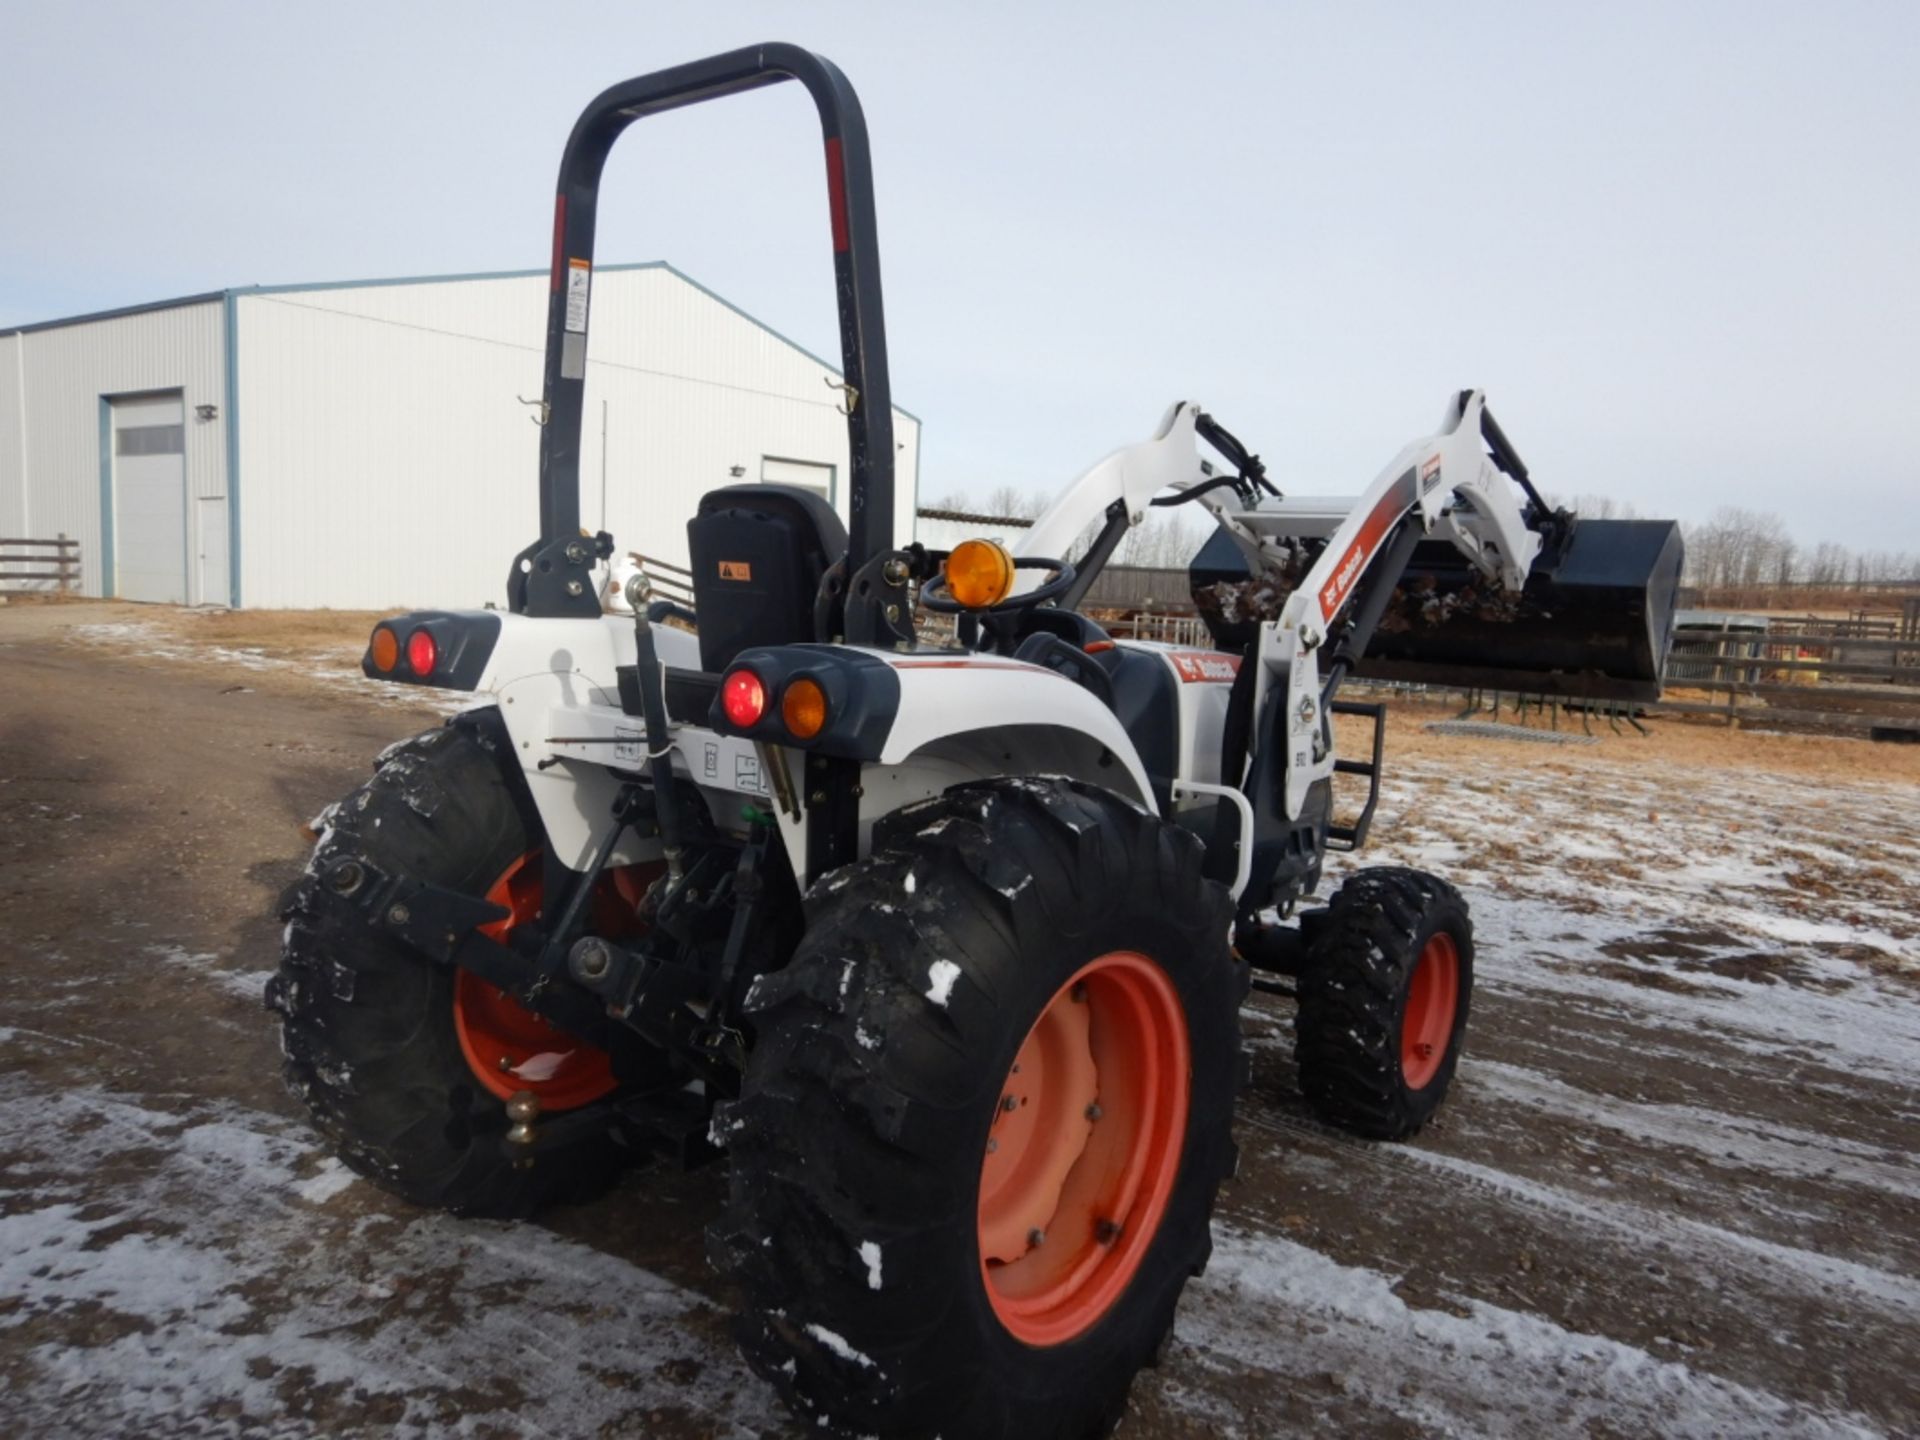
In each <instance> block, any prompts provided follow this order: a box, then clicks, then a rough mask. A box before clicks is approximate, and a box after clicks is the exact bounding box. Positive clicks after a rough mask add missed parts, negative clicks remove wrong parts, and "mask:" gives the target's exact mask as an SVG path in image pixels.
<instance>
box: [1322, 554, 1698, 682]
mask: <svg viewBox="0 0 1920 1440" xmlns="http://www.w3.org/2000/svg"><path fill="white" fill-rule="evenodd" d="M1683 555H1684V549H1683V546H1682V543H1681V539H1680V527H1679V525H1678V524H1677V523H1675V522H1674V521H1671V520H1575V521H1574V523H1573V527H1572V530H1571V533H1570V534H1569V535H1568V536H1567V538H1566V539H1565V540H1564V542H1563V543H1561V544H1560V545H1559V547H1558V553H1557V554H1553V555H1543V556H1542V557H1541V559H1539V560H1538V561H1536V562H1535V563H1534V568H1533V573H1532V574H1531V575H1529V576H1528V577H1527V583H1526V587H1525V589H1524V590H1522V592H1521V593H1520V594H1519V595H1510V594H1507V593H1506V592H1504V591H1503V590H1501V589H1500V587H1499V586H1498V585H1497V584H1496V583H1494V582H1492V581H1488V580H1485V579H1483V578H1482V577H1481V576H1480V574H1479V572H1478V571H1476V570H1475V569H1473V567H1472V566H1471V565H1470V564H1468V562H1467V560H1466V559H1465V557H1464V556H1462V555H1461V554H1460V553H1459V551H1457V550H1455V549H1454V548H1453V547H1452V546H1451V545H1449V544H1445V543H1443V542H1437V541H1426V542H1422V543H1421V544H1420V545H1419V546H1417V547H1416V548H1415V550H1414V552H1413V558H1412V560H1411V561H1409V562H1408V565H1407V569H1406V573H1405V576H1404V578H1403V579H1402V580H1401V582H1400V585H1399V587H1398V588H1397V589H1396V590H1395V592H1394V595H1393V598H1392V599H1391V600H1390V601H1389V602H1388V605H1387V608H1386V613H1385V614H1384V615H1383V616H1382V617H1381V620H1380V626H1379V629H1378V630H1377V631H1376V632H1375V633H1374V636H1373V639H1372V641H1371V643H1370V644H1369V645H1368V646H1367V652H1366V655H1365V657H1364V658H1363V659H1362V660H1361V661H1360V663H1359V664H1358V665H1356V666H1355V667H1354V672H1353V673H1354V674H1355V675H1356V676H1360V677H1363V678H1367V679H1376V680H1405V681H1412V682H1415V683H1423V684H1429V685H1446V686H1456V687H1460V688H1471V689H1484V690H1512V691H1516V692H1521V693H1525V694H1532V695H1552V696H1558V697H1563V698H1566V699H1572V700H1595V701H1639V700H1657V699H1659V698H1660V679H1661V672H1662V670H1663V669H1664V668H1665V666H1666V661H1667V649H1668V646H1669V645H1670V644H1671V643H1672V639H1673V614H1674V600H1675V596H1676V592H1677V591H1678V589H1679V585H1680V566H1681V561H1682V558H1683Z"/></svg>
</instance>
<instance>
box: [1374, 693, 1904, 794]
mask: <svg viewBox="0 0 1920 1440" xmlns="http://www.w3.org/2000/svg"><path fill="white" fill-rule="evenodd" d="M1457 713H1458V707H1457V706H1456V705H1453V704H1435V703H1431V702H1426V701H1416V700H1394V701H1392V702H1391V703H1390V704H1389V706H1388V710H1387V757H1388V760H1389V763H1391V761H1392V760H1393V759H1394V758H1396V757H1422V758H1424V757H1434V758H1442V759H1444V758H1446V757H1450V756H1454V757H1458V756H1476V755H1477V756H1485V755H1486V754H1487V753H1488V752H1489V750H1496V751H1499V752H1501V754H1502V759H1503V762H1509V761H1510V763H1511V764H1512V765H1513V766H1514V768H1516V769H1525V770H1529V771H1547V772H1550V773H1558V774H1567V775H1572V774H1578V773H1582V772H1588V771H1591V770H1592V769H1593V768H1594V767H1596V766H1597V767H1601V768H1612V767H1623V768H1637V767H1641V766H1645V765H1663V764H1664V765H1686V766H1698V767H1701V768H1705V769H1717V770H1729V771H1735V772H1739V773H1740V774H1748V773H1758V774H1769V773H1770V774H1780V775H1827V776H1832V777H1833V778H1835V779H1853V780H1898V781H1909V782H1920V746H1914V745H1887V744H1877V743H1875V742H1873V741H1871V740H1866V739H1854V738H1851V737H1846V736H1838V735H1778V734H1771V733H1768V732H1765V731H1757V730H1744V729H1731V730H1730V729H1728V727H1727V725H1726V723H1725V722H1724V721H1721V720H1714V719H1698V720H1696V719H1691V718H1689V719H1680V718H1666V719H1655V720H1648V721H1645V722H1643V723H1645V724H1646V726H1647V728H1648V729H1649V730H1650V731H1651V732H1652V733H1651V734H1650V735H1641V734H1639V733H1637V732H1636V731H1634V730H1633V729H1632V728H1631V727H1629V726H1625V725H1623V726H1622V727H1621V732H1620V733H1619V734H1615V733H1614V732H1613V730H1612V729H1611V728H1609V727H1608V726H1607V725H1606V724H1605V723H1604V722H1601V721H1598V720H1596V721H1595V723H1594V727H1593V733H1594V735H1595V736H1596V737H1598V739H1599V743H1598V744H1596V745H1566V746H1560V745H1541V744H1538V743H1536V742H1533V741H1522V740H1511V741H1509V740H1499V739H1483V738H1480V737H1476V736H1465V735H1435V734H1433V733H1431V732H1430V731H1428V730H1427V728H1426V727H1427V726H1428V725H1429V724H1431V723H1432V722H1434V721H1436V720H1451V719H1453V718H1454V716H1455V715H1456V714H1457ZM1477 718H1483V719H1484V718H1486V717H1484V716H1482V717H1477ZM1536 723H1537V722H1536ZM1568 724H1569V722H1568V720H1567V719H1566V718H1564V717H1563V718H1562V721H1561V725H1562V727H1563V733H1569V732H1567V731H1566V727H1567V725H1568ZM1571 724H1572V727H1573V728H1572V730H1571V732H1570V733H1573V734H1579V733H1581V732H1580V730H1579V722H1578V721H1577V720H1576V721H1572V722H1571ZM1340 726H1341V731H1340V745H1341V750H1342V752H1343V753H1345V754H1349V755H1360V754H1364V753H1365V751H1364V746H1365V745H1366V744H1367V738H1366V737H1367V732H1368V728H1369V726H1368V722H1367V721H1365V720H1361V719H1357V718H1347V719H1343V720H1341V721H1340Z"/></svg>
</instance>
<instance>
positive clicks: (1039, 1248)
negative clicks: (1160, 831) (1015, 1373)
mask: <svg viewBox="0 0 1920 1440" xmlns="http://www.w3.org/2000/svg"><path fill="white" fill-rule="evenodd" d="M1191 1085H1192V1067H1191V1063H1190V1055H1189V1049H1188V1042H1187V1017H1186V1011H1185V1010H1184V1009H1183V1008H1182V1006H1181V1004H1180V997H1179V995H1178V994H1177V993H1176V992H1175V991H1174V988H1173V982H1172V981H1171V980H1169V979H1168V978H1167V976H1166V972H1165V971H1163V970H1161V969H1160V967H1159V966H1157V965H1155V964H1154V963H1153V962H1152V961H1151V960H1149V959H1147V957H1146V956H1144V955H1138V954H1135V953H1134V952H1132V951H1129V950H1116V951H1113V952H1111V953H1109V954H1106V955H1102V956H1101V957H1100V958H1099V959H1097V960H1094V961H1092V962H1091V963H1089V964H1087V965H1085V966H1082V967H1081V969H1080V970H1079V971H1078V972H1076V973H1075V974H1074V976H1073V978H1072V979H1070V980H1068V981H1067V983H1066V984H1064V985H1062V986H1061V987H1060V988H1059V990H1057V991H1055V992H1054V995H1053V998H1052V999H1051V1000H1049V1001H1048V1002H1047V1004H1046V1006H1045V1008H1044V1009H1042V1010H1041V1012H1040V1017H1039V1018H1038V1019H1037V1020H1035V1021H1034V1022H1033V1028H1032V1029H1031V1030H1029V1031H1028V1032H1027V1037H1026V1040H1025V1042H1024V1043H1023V1044H1022V1045H1021V1046H1020V1053H1019V1054H1018V1055H1017V1056H1015V1057H1014V1062H1013V1066H1012V1068H1011V1069H1010V1070H1009V1071H1008V1073H1007V1077H1006V1080H1005V1082H1004V1083H1003V1084H1002V1086H1001V1087H1000V1092H999V1095H998V1096H997V1097H996V1101H995V1103H996V1105H997V1107H998V1108H997V1109H996V1110H995V1112H994V1121H993V1127H992V1129H991V1131H990V1132H989V1135H988V1140H987V1151H986V1154H985V1156H984V1157H983V1158H982V1162H981V1167H980V1200H979V1246H980V1270H981V1275H982V1278H983V1279H984V1280H985V1282H986V1290H987V1298H988V1300H989V1301H990V1302H991V1303H992V1305H993V1311H994V1314H995V1315H996V1316H998V1317H999V1320H1000V1323H1001V1324H1002V1325H1004V1326H1005V1327H1006V1328H1007V1330H1008V1331H1009V1332H1010V1333H1011V1334H1012V1335H1013V1336H1014V1337H1015V1338H1017V1339H1019V1340H1022V1341H1024V1342H1026V1343H1027V1344H1029V1345H1059V1344H1063V1343H1064V1342H1066V1341H1069V1340H1072V1339H1074V1338H1075V1337H1076V1336H1079V1335H1082V1334H1084V1333H1085V1332H1086V1331H1088V1330H1090V1329H1092V1328H1093V1327H1094V1326H1095V1325H1096V1324H1098V1323H1099V1321H1100V1319H1101V1317H1102V1316H1104V1315H1105V1314H1106V1313H1107V1312H1108V1311H1109V1310H1111V1309H1112V1308H1113V1305H1114V1303H1115V1302H1116V1301H1117V1300H1118V1299H1119V1298H1120V1296H1121V1294H1122V1293H1123V1292H1124V1291H1125V1290H1126V1288H1127V1284H1128V1282H1129V1281H1131V1280H1132V1279H1133V1276H1134V1274H1135V1272H1136V1271H1138V1270H1139V1268H1140V1262H1141V1261H1142V1260H1143V1259H1144V1258H1145V1257H1146V1253H1147V1251H1148V1250H1149V1249H1150V1248H1151V1247H1152V1244H1153V1238H1154V1235H1155V1233H1156V1232H1157V1231H1158V1230H1159V1228H1160V1221H1161V1219H1162V1217H1163V1216H1164V1215H1165V1213H1166V1208H1167V1202H1168V1200H1169V1198H1170V1197H1171V1196H1172V1194H1173V1185H1174V1181H1175V1180H1176V1179H1177V1178H1178V1176H1179V1173H1180V1155H1181V1151H1182V1148H1183V1146H1184V1144H1185V1141H1186V1133H1187V1107H1188V1099H1189V1092H1190V1089H1191Z"/></svg>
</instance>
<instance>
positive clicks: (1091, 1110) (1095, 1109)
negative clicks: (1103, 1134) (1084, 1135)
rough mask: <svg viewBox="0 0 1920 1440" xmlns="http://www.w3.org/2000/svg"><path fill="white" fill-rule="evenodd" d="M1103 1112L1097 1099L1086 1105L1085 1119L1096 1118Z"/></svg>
mask: <svg viewBox="0 0 1920 1440" xmlns="http://www.w3.org/2000/svg"><path fill="white" fill-rule="evenodd" d="M1104 1113H1105V1112H1104V1111H1103V1110H1101V1108H1100V1102H1099V1101H1098V1100H1096V1101H1094V1102H1093V1104H1091V1105H1089V1106H1087V1119H1089V1120H1098V1119H1099V1118H1100V1117H1101V1115H1103V1114H1104Z"/></svg>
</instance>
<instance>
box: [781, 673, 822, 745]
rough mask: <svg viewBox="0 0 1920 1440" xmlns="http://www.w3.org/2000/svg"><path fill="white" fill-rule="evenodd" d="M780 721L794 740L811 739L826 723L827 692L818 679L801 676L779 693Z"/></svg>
mask: <svg viewBox="0 0 1920 1440" xmlns="http://www.w3.org/2000/svg"><path fill="white" fill-rule="evenodd" d="M780 723H781V724H783V725H785V726H786V727H787V729H788V731H789V732H791V733H792V735H793V737H794V738H795V739H796V740H811V739H813V737H814V736H816V735H818V734H819V733H820V732H821V731H822V730H823V729H825V728H826V724H827V692H826V691H824V690H822V689H821V688H820V682H819V681H818V680H810V679H808V678H807V677H806V676H804V675H803V676H801V677H800V678H799V679H798V680H795V681H793V682H792V683H791V684H789V685H788V686H787V688H786V689H785V690H784V691H783V692H781V695H780Z"/></svg>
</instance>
